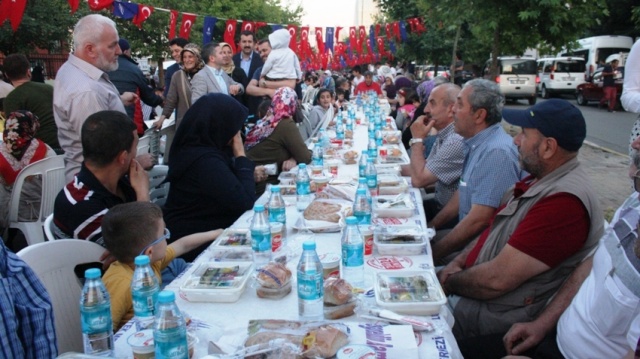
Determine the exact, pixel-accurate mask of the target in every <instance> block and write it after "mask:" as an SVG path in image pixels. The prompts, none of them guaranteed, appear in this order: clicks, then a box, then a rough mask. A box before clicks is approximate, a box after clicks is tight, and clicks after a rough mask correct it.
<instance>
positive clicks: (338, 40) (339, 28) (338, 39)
mask: <svg viewBox="0 0 640 359" xmlns="http://www.w3.org/2000/svg"><path fill="white" fill-rule="evenodd" d="M340 30H342V26H338V27H336V43H338V42H340Z"/></svg>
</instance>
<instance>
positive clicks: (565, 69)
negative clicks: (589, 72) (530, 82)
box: [538, 57, 586, 98]
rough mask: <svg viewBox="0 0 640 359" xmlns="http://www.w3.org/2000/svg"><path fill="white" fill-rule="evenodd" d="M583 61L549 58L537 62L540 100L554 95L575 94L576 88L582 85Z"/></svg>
mask: <svg viewBox="0 0 640 359" xmlns="http://www.w3.org/2000/svg"><path fill="white" fill-rule="evenodd" d="M585 67H586V65H585V61H584V59H583V58H581V57H551V58H546V59H540V60H538V76H539V77H540V84H539V85H538V92H539V93H540V96H542V98H549V96H553V95H556V94H562V93H570V94H575V92H576V87H577V86H578V85H580V84H581V83H584V82H585V81H584V72H585Z"/></svg>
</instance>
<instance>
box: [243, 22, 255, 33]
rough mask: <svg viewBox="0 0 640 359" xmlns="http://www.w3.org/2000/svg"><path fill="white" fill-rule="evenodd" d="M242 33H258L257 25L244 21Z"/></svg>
mask: <svg viewBox="0 0 640 359" xmlns="http://www.w3.org/2000/svg"><path fill="white" fill-rule="evenodd" d="M242 31H251V32H253V33H255V32H256V23H255V22H254V21H247V20H242Z"/></svg>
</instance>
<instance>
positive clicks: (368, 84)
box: [353, 71, 382, 97]
mask: <svg viewBox="0 0 640 359" xmlns="http://www.w3.org/2000/svg"><path fill="white" fill-rule="evenodd" d="M369 91H374V92H375V93H376V94H378V96H380V97H381V96H382V87H380V84H379V83H377V82H375V81H373V72H371V71H367V72H365V73H364V81H362V82H360V83H359V84H358V86H356V87H355V89H354V90H353V94H354V95H356V96H357V95H359V94H364V93H367V92H369Z"/></svg>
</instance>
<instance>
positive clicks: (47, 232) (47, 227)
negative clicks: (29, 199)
mask: <svg viewBox="0 0 640 359" xmlns="http://www.w3.org/2000/svg"><path fill="white" fill-rule="evenodd" d="M52 224H53V213H51V214H50V215H49V216H48V217H47V218H46V219H45V220H44V223H43V224H42V226H43V227H44V237H45V238H44V239H45V240H47V241H55V240H56V236H54V235H53V229H51V225H52Z"/></svg>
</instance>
